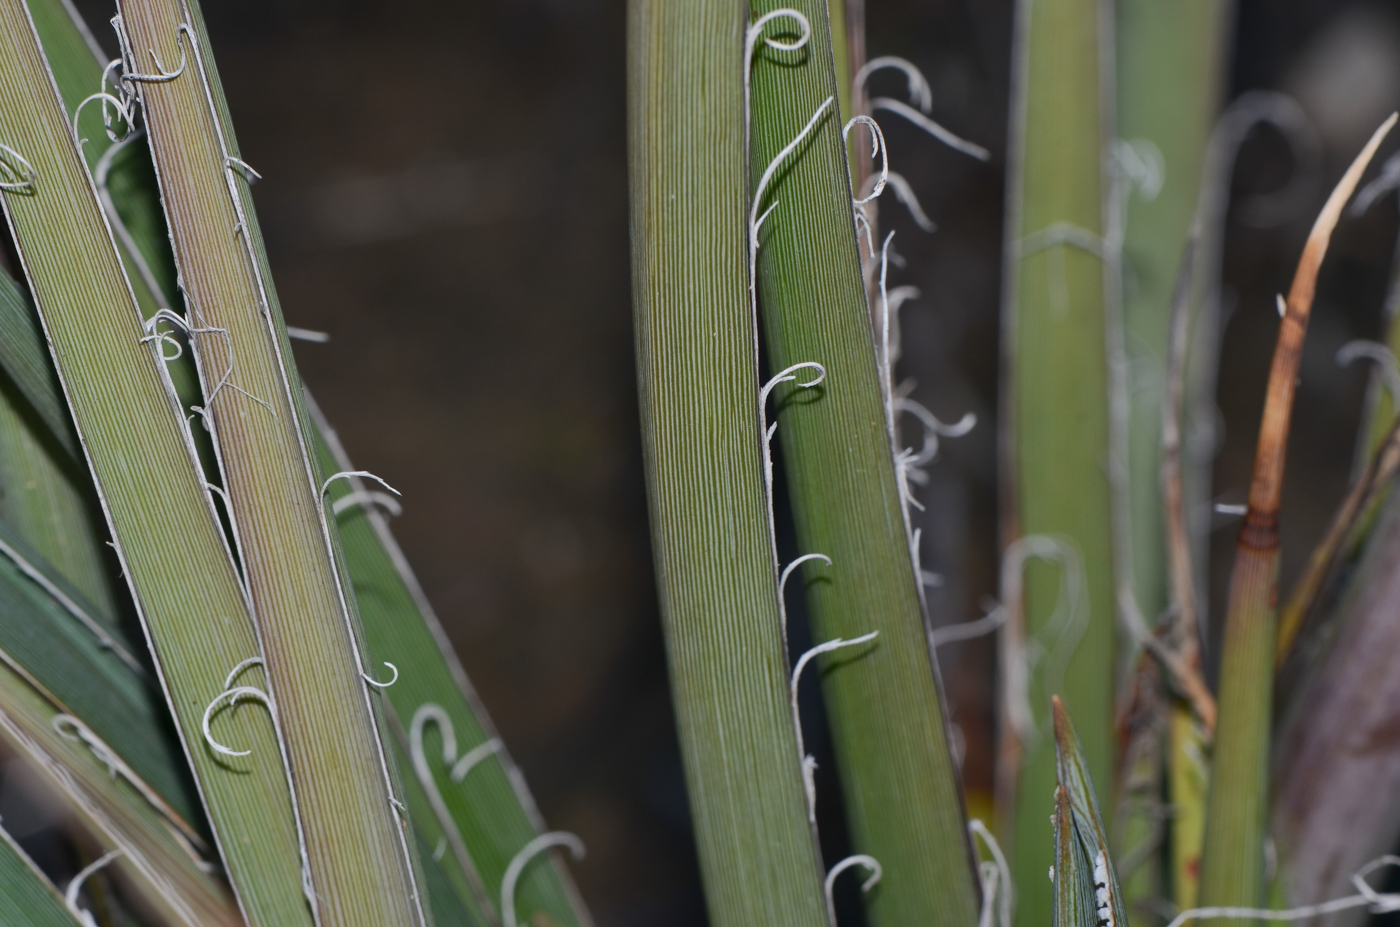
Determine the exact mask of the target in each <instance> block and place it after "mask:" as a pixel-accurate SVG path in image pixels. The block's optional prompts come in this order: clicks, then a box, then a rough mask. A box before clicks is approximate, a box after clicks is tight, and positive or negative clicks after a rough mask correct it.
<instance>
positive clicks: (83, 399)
mask: <svg viewBox="0 0 1400 927" xmlns="http://www.w3.org/2000/svg"><path fill="white" fill-rule="evenodd" d="M0 43H3V45H4V47H5V48H6V49H7V50H8V53H7V54H5V55H0V83H2V84H3V85H4V86H5V87H6V88H7V94H8V95H9V99H10V100H11V101H12V102H13V105H7V106H5V107H3V108H0V143H3V144H5V145H6V146H8V148H9V149H10V150H11V151H13V152H16V153H18V157H22V158H24V160H25V163H26V164H27V165H28V168H26V169H25V170H26V171H28V176H32V178H33V182H32V183H31V184H29V185H27V186H20V187H18V188H11V189H10V190H8V191H7V192H5V193H4V194H3V203H4V207H5V212H6V217H7V219H8V220H9V222H10V226H11V230H12V232H13V233H14V237H15V241H16V244H17V246H18V251H19V254H20V258H21V260H22V262H23V265H24V269H25V272H26V274H27V276H28V279H29V284H30V291H31V293H32V294H33V296H34V299H35V303H36V305H37V306H38V308H39V312H40V315H41V318H42V321H43V324H44V329H45V334H46V337H47V340H48V342H49V345H50V350H51V352H52V354H53V357H54V359H55V361H56V364H57V368H58V372H59V376H60V379H61V381H62V383H63V386H64V390H65V394H66V396H67V398H68V401H69V406H70V408H71V409H72V411H73V415H74V420H75V423H76V425H77V430H78V434H79V435H80V437H81V439H82V441H83V444H84V449H85V452H86V455H87V457H88V462H89V466H90V467H91V469H92V471H93V474H94V476H95V477H96V483H97V485H98V487H99V491H100V493H101V496H102V502H103V508H104V514H106V516H107V520H108V524H109V527H110V528H111V531H112V536H113V540H114V542H115V546H116V548H117V553H118V555H119V557H120V558H121V560H122V565H123V570H124V574H125V576H126V578H127V580H128V582H129V584H130V585H131V587H132V590H133V593H134V596H135V600H136V602H137V604H138V608H139V612H140V616H141V618H142V620H143V624H144V627H145V630H146V633H147V636H148V638H149V640H150V642H151V645H152V649H153V652H154V654H155V657H156V663H157V666H158V667H159V670H160V675H161V681H162V683H163V686H164V688H165V691H166V696H167V698H168V700H169V702H170V704H171V707H172V709H173V712H174V715H175V718H176V721H177V725H178V728H179V730H180V732H181V735H182V739H183V742H184V745H185V751H186V755H187V756H188V757H189V759H190V761H191V762H192V763H193V765H194V768H195V771H196V778H197V780H198V783H199V786H200V789H201V793H202V797H203V799H204V801H205V803H206V806H207V809H208V811H209V816H210V820H211V823H212V825H213V829H214V833H215V836H216V838H217V840H218V842H219V846H220V849H221V851H222V853H223V856H224V860H225V865H226V868H227V870H228V873H229V876H230V879H231V881H232V882H233V884H234V886H235V888H236V890H237V891H238V893H239V898H240V901H241V903H242V905H243V908H244V911H245V912H246V913H247V916H248V918H249V920H250V921H251V922H252V923H253V924H255V925H262V924H277V925H283V924H297V923H304V922H307V921H308V920H309V914H308V911H307V905H306V900H305V898H304V896H303V894H302V880H301V863H300V856H299V853H298V849H297V846H298V845H297V835H296V831H295V824H294V818H293V817H292V814H291V799H290V796H289V794H288V791H287V779H286V774H285V770H284V767H283V765H282V762H281V755H280V748H279V743H278V740H277V737H276V733H275V730H274V727H273V724H272V721H271V719H270V718H269V715H268V713H267V712H266V711H264V710H263V709H262V708H261V707H259V706H257V705H252V706H242V707H240V708H238V709H236V710H235V709H232V708H229V709H225V710H223V711H221V712H219V713H218V715H217V717H215V718H213V724H212V733H213V735H214V737H215V738H216V739H217V740H218V741H219V742H221V743H225V744H232V745H233V746H234V747H235V748H238V749H244V750H250V751H251V753H250V754H249V755H247V756H240V757H231V756H220V755H218V754H216V752H215V751H214V749H213V748H212V747H211V746H210V745H209V744H208V743H207V742H206V741H205V739H204V737H203V734H202V729H201V727H202V726H201V722H202V719H203V717H204V713H205V708H206V706H208V705H209V704H210V703H211V702H212V701H213V699H214V698H215V697H216V696H218V695H219V694H220V693H221V692H223V691H224V689H225V688H226V686H227V685H228V683H227V681H226V677H227V675H228V674H229V672H230V671H231V670H233V669H234V668H235V667H238V666H239V665H245V666H246V665H247V661H249V660H252V659H256V658H259V657H260V656H261V654H260V652H259V649H258V646H257V641H256V638H255V636H254V632H253V628H252V624H251V621H250V620H249V616H248V611H247V605H246V600H245V599H244V594H243V590H242V588H241V586H240V583H239V579H238V576H237V574H236V573H235V571H234V567H233V564H232V561H231V558H230V557H229V553H228V549H227V546H226V543H225V540H224V538H223V536H222V533H221V531H220V528H219V525H218V521H217V516H216V514H215V512H214V509H213V503H212V500H211V499H210V498H209V495H208V492H207V490H206V489H205V486H204V481H203V478H202V476H201V475H200V474H199V473H198V471H197V469H196V465H195V462H194V460H193V454H192V450H191V446H190V439H189V436H188V432H187V431H186V430H185V427H186V426H185V423H184V421H183V418H182V417H180V416H179V414H178V412H177V411H176V409H175V408H174V406H173V402H172V397H171V395H170V393H169V392H168V391H167V388H166V386H165V385H164V383H163V381H162V377H161V371H160V369H159V368H158V367H157V366H156V364H157V363H158V361H157V360H156V357H155V355H154V351H155V350H159V349H158V347H156V348H154V349H153V348H152V346H151V345H149V344H143V343H142V341H141V339H142V338H143V337H144V332H143V331H142V323H141V316H140V314H139V313H138V310H137V308H136V306H135V305H134V303H133V299H132V296H131V292H130V290H129V289H128V287H127V285H126V282H125V278H124V276H123V273H122V268H121V264H120V262H119V260H118V257H117V254H116V251H115V249H114V246H113V242H112V238H111V235H110V232H109V231H108V228H107V225H106V223H105V221H104V219H103V215H102V212H101V209H100V207H99V204H98V200H97V196H96V193H95V191H94V188H93V185H92V181H91V179H90V177H89V176H88V173H87V169H86V167H85V166H84V165H83V163H82V161H81V160H80V158H79V157H78V152H77V148H76V140H75V139H74V137H73V135H72V130H71V126H70V124H69V120H68V117H67V116H66V114H65V113H64V111H63V109H62V106H61V103H60V100H59V98H58V96H57V93H56V90H55V88H54V85H53V83H52V78H50V77H49V74H48V69H47V65H46V62H45V60H44V57H43V53H42V51H41V49H40V47H39V44H38V39H37V36H36V34H35V31H34V28H33V25H32V24H31V22H30V21H29V18H28V16H27V15H26V11H25V9H24V7H23V5H22V4H21V3H20V2H18V0H3V2H0ZM261 675H262V674H261V671H260V669H259V668H257V667H252V668H249V669H248V670H247V671H246V673H245V675H244V676H242V677H241V678H240V680H239V682H241V683H243V684H245V685H256V684H257V683H258V680H259V677H260V676H261Z"/></svg>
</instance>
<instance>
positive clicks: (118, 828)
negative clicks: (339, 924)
mask: <svg viewBox="0 0 1400 927" xmlns="http://www.w3.org/2000/svg"><path fill="white" fill-rule="evenodd" d="M77 730H78V728H76V727H75V726H74V725H73V723H72V722H71V721H69V720H67V718H66V716H65V715H64V714H63V713H61V712H60V711H59V710H58V709H57V708H55V707H54V706H53V705H52V704H51V703H49V702H48V701H47V700H46V699H45V698H44V697H43V695H42V694H41V693H40V692H39V691H38V690H36V689H34V688H32V687H30V686H29V685H28V684H27V683H26V682H25V680H24V679H23V678H22V677H20V676H19V675H17V674H15V673H14V672H13V671H12V670H11V669H10V668H9V666H8V664H5V663H4V662H2V661H0V745H3V747H4V749H5V751H6V753H7V754H10V755H15V756H17V757H19V759H20V760H21V761H23V762H24V763H26V764H27V765H28V766H29V768H30V769H31V770H33V771H34V772H35V773H37V774H38V777H39V778H40V780H41V781H43V782H44V783H46V784H47V786H48V787H49V789H50V790H51V792H52V794H54V795H55V796H56V797H57V798H58V799H59V800H60V801H61V802H62V804H63V806H64V807H65V808H66V809H67V810H68V812H69V813H70V816H71V819H72V820H73V821H74V823H76V824H77V825H78V826H79V827H80V828H81V829H83V830H84V831H85V832H86V833H87V834H88V835H89V836H90V837H91V838H92V839H93V840H95V841H97V842H98V843H99V844H100V845H101V847H102V849H103V850H104V851H110V850H120V851H121V852H120V855H119V856H117V857H116V858H114V859H113V861H112V865H113V866H114V867H116V868H118V869H121V870H123V871H124V872H125V873H126V875H127V876H128V877H129V878H130V880H131V884H132V885H133V886H134V889H135V891H136V893H137V895H138V896H139V898H140V901H141V903H142V904H143V905H145V906H147V907H149V908H150V909H151V910H153V911H156V912H158V914H159V917H160V922H161V923H165V924H179V925H183V927H236V925H240V924H241V923H242V919H241V918H240V917H239V914H238V910H237V908H236V906H235V905H234V903H233V899H232V898H231V897H230V896H229V894H228V891H227V889H226V887H225V886H224V885H223V884H222V883H220V882H219V881H218V880H217V879H215V878H214V877H213V876H212V875H210V874H209V873H208V872H207V871H205V869H204V868H202V867H203V866H204V862H203V860H202V859H201V858H200V856H199V855H198V854H197V853H196V852H195V851H194V849H193V848H192V847H191V845H190V843H189V842H188V841H187V840H182V839H181V838H180V837H179V836H178V831H177V830H176V829H174V828H172V827H171V826H170V819H169V818H168V816H166V815H165V814H164V813H163V812H162V811H161V809H159V808H158V807H157V806H155V805H153V804H152V803H151V802H150V801H149V800H148V798H147V797H146V796H144V795H142V794H141V792H140V791H138V789H137V787H136V785H135V784H134V783H133V782H132V781H131V780H130V779H129V778H128V777H127V776H126V775H125V774H123V773H121V772H119V771H117V770H118V767H116V766H115V765H114V762H115V760H114V758H113V757H112V756H111V755H110V754H108V753H107V752H105V751H104V750H103V749H102V746H103V745H102V744H101V743H100V742H94V741H92V740H91V739H90V738H84V737H82V736H79V735H78V734H77V733H76V731H77ZM0 923H5V924H6V925H7V927H8V925H9V924H10V923H11V922H10V921H9V920H4V921H0Z"/></svg>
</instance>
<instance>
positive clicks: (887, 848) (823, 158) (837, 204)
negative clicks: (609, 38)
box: [750, 0, 978, 927]
mask: <svg viewBox="0 0 1400 927" xmlns="http://www.w3.org/2000/svg"><path fill="white" fill-rule="evenodd" d="M779 8H791V9H793V10H796V11H797V12H799V13H801V14H803V15H804V16H805V17H806V19H807V21H808V23H809V24H810V32H811V36H810V39H809V40H808V41H807V43H806V45H805V46H804V47H803V48H802V49H801V50H800V51H797V52H789V51H782V50H775V49H771V48H768V47H766V46H765V45H764V42H763V41H762V40H759V41H758V42H757V43H755V47H756V49H757V50H756V51H755V53H754V59H755V60H754V62H753V65H752V67H753V75H752V80H753V97H752V120H753V133H752V134H753V156H752V159H751V163H750V173H751V177H752V180H753V182H754V183H755V184H757V183H758V182H759V179H760V178H761V177H762V176H763V174H764V172H765V171H766V170H768V169H769V165H770V163H772V162H773V159H774V158H775V157H778V156H779V153H780V152H781V151H782V150H783V149H784V148H785V146H788V145H789V144H790V143H791V142H792V141H793V139H795V138H797V137H798V135H799V133H801V132H802V130H803V127H804V125H805V124H806V123H807V122H808V120H809V119H811V118H812V116H813V113H815V112H817V109H818V107H819V106H821V105H822V102H823V101H824V100H826V99H828V98H830V97H831V96H833V95H835V94H836V93H837V91H838V87H837V82H836V75H835V72H834V70H833V68H832V60H833V52H832V44H831V36H832V31H831V30H830V29H829V28H828V19H827V4H826V2H825V0H797V2H788V0H770V2H763V3H760V4H757V6H756V8H755V10H754V17H755V21H757V20H758V18H759V16H760V15H761V14H764V13H769V14H770V15H772V11H774V10H777V9H779ZM785 30H786V31H788V32H791V33H793V34H796V33H798V32H800V31H801V30H800V29H799V27H798V26H797V24H796V23H795V21H792V20H790V19H779V20H778V21H777V22H774V23H772V24H771V25H768V26H767V27H766V30H765V33H764V37H765V38H772V37H778V38H781V39H782V40H783V41H785V42H787V41H791V39H790V38H784V31H785ZM843 51H844V50H843ZM846 116H847V114H845V113H841V114H838V113H836V112H829V113H828V114H827V115H826V116H825V117H824V118H823V119H822V120H821V121H820V122H819V123H818V124H817V125H816V126H814V127H813V128H812V129H811V131H810V134H809V135H807V136H806V138H805V140H804V142H803V144H802V146H801V147H800V148H799V149H798V150H797V151H794V152H792V153H791V154H790V155H788V157H787V158H786V159H784V160H783V162H782V164H781V173H780V174H778V175H776V176H774V177H773V179H772V180H771V181H770V183H769V184H768V186H767V188H766V189H765V190H763V191H761V192H762V196H763V199H762V201H761V202H759V203H757V204H756V209H757V210H758V211H759V212H762V211H764V210H766V209H768V208H769V207H770V206H772V205H774V204H776V208H775V209H773V211H772V213H771V214H770V215H769V216H768V218H767V219H766V220H765V221H764V223H763V226H762V233H761V240H762V245H761V247H760V248H759V252H758V282H759V297H760V305H761V309H762V312H761V317H762V321H763V330H764V332H765V334H766V335H767V339H766V341H765V342H764V344H765V348H766V350H767V354H768V358H769V361H770V367H771V370H770V375H771V374H773V373H775V372H776V371H779V370H785V369H787V368H789V367H791V366H792V365H794V364H799V363H803V362H813V363H817V364H820V365H821V366H822V368H823V369H824V370H825V378H824V379H823V381H822V383H821V385H820V387H819V388H814V389H810V390H803V389H799V388H798V387H797V386H796V385H794V384H784V385H780V386H779V387H778V388H777V389H776V390H774V392H773V398H774V401H775V404H776V408H777V410H778V412H777V416H776V420H777V422H778V431H777V437H778V440H780V441H781V442H782V449H783V460H784V464H785V468H786V473H787V477H788V480H787V483H788V490H789V495H790V497H791V501H792V511H793V516H794V520H795V522H796V527H797V541H798V552H799V553H801V554H809V553H820V554H824V555H825V556H826V557H828V558H829V561H825V562H824V565H822V566H821V567H819V568H809V571H808V572H807V573H806V578H807V579H808V580H811V581H809V582H807V583H805V584H803V585H804V587H805V589H806V593H807V601H808V608H809V614H810V616H811V620H812V625H813V634H814V637H815V638H816V639H817V640H832V639H835V638H844V639H846V640H850V639H853V638H857V637H859V636H861V635H863V634H868V633H871V632H878V634H879V636H878V638H876V640H875V641H874V643H873V645H872V646H870V647H868V648H866V649H864V650H863V651H861V652H860V653H859V654H858V655H856V656H850V655H847V654H839V655H833V656H832V657H828V658H826V660H827V661H828V663H827V667H828V669H827V671H826V672H824V673H823V675H822V691H823V694H824V696H825V702H826V708H827V714H828V717H829V718H830V721H831V727H832V734H833V736H834V738H835V746H836V760H837V765H838V770H836V772H838V774H839V779H840V782H841V787H842V789H843V790H844V792H845V796H846V809H847V814H848V817H849V820H850V826H851V830H852V835H851V836H852V839H853V843H854V848H855V850H856V851H858V852H860V853H865V854H869V855H870V856H873V857H874V858H875V859H877V860H879V862H880V865H881V867H882V868H883V872H884V874H883V876H882V877H881V880H880V886H879V889H878V890H876V891H872V892H870V893H868V894H867V895H866V896H865V899H866V905H867V908H868V909H869V912H870V917H871V919H872V922H874V923H877V924H889V925H894V924H905V923H922V924H930V925H940V927H965V925H967V927H970V925H972V924H974V923H976V921H977V916H978V891H977V882H976V875H975V874H976V868H975V865H974V860H973V856H972V850H971V844H970V843H969V841H968V831H967V825H966V822H965V819H964V817H963V811H962V792H961V785H960V783H959V781H958V771H957V767H956V766H955V765H954V762H953V755H952V751H951V750H950V749H949V746H948V736H947V731H946V729H945V716H944V710H943V706H942V704H941V700H940V694H939V683H938V679H937V676H938V669H937V665H936V664H935V663H934V662H933V658H932V654H931V648H930V646H929V643H928V636H927V631H926V623H925V619H924V610H923V601H922V597H921V595H920V589H919V582H920V578H919V574H918V572H917V570H916V567H915V564H914V562H913V560H912V557H911V537H910V535H909V533H908V527H907V521H906V519H905V517H904V513H903V511H902V510H901V506H902V505H903V501H902V499H901V496H900V479H899V477H898V476H897V474H896V468H895V459H894V453H893V447H892V441H893V439H892V436H891V432H890V429H889V423H888V421H887V417H886V398H885V397H884V395H883V389H882V385H881V382H882V381H881V374H880V372H879V369H878V368H877V362H876V360H877V349H876V347H875V343H874V338H873V335H872V332H871V325H870V310H869V308H868V307H867V305H866V297H865V284H864V281H863V279H862V277H861V265H860V255H859V254H858V253H857V238H856V228H855V224H854V218H853V214H852V199H853V197H852V193H851V186H850V179H849V174H848V170H847V163H846V146H845V142H844V140H843V136H842V121H843V119H844V118H846ZM865 131H868V130H864V129H863V130H861V133H858V134H859V137H860V140H861V142H862V143H863V144H868V143H869V142H868V137H867V136H866V135H864V134H863V133H864V132H865ZM894 401H895V400H894V397H889V402H890V403H893V402H894ZM796 585H797V584H796V583H793V584H791V585H790V586H789V588H791V587H792V586H796ZM824 774H825V773H824V772H821V771H819V772H818V775H824ZM930 872H937V873H938V874H939V876H938V878H936V879H932V878H928V877H927V874H928V873H930Z"/></svg>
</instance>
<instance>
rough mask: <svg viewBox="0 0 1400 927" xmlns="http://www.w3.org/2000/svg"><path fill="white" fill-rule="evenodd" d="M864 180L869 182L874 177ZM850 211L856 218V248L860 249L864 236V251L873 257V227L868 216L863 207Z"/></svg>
mask: <svg viewBox="0 0 1400 927" xmlns="http://www.w3.org/2000/svg"><path fill="white" fill-rule="evenodd" d="M866 180H867V182H870V181H873V180H874V178H873V177H868V178H866ZM861 189H864V187H862V188H861ZM852 211H853V212H854V213H855V219H856V250H857V251H859V250H860V242H861V239H862V238H864V239H865V250H866V253H867V254H869V255H870V256H871V257H874V256H875V227H874V226H872V225H871V224H870V216H868V215H867V214H866V212H865V209H864V208H863V207H861V206H857V207H856V208H855V209H854V210H852Z"/></svg>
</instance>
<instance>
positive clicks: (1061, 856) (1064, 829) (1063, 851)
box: [1049, 786, 1100, 927]
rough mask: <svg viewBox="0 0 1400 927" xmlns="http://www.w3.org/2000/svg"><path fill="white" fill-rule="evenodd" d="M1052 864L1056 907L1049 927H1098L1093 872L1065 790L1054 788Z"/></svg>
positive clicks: (1052, 883) (1051, 873)
mask: <svg viewBox="0 0 1400 927" xmlns="http://www.w3.org/2000/svg"><path fill="white" fill-rule="evenodd" d="M1052 820H1053V821H1054V825H1055V863H1054V865H1053V866H1052V867H1051V869H1050V872H1049V876H1050V882H1051V885H1052V890H1053V895H1054V899H1055V905H1054V908H1053V909H1052V912H1051V918H1050V922H1051V925H1052V927H1100V924H1099V918H1098V915H1097V906H1096V905H1095V903H1094V902H1095V898H1094V870H1093V866H1092V864H1091V863H1090V862H1089V859H1088V857H1086V856H1085V855H1084V844H1083V843H1081V842H1080V840H1079V835H1078V831H1077V830H1076V828H1075V825H1074V813H1073V812H1072V811H1071V810H1070V805H1069V794H1068V792H1067V791H1066V789H1065V787H1064V786H1056V788H1055V815H1054V817H1053V818H1052Z"/></svg>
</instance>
